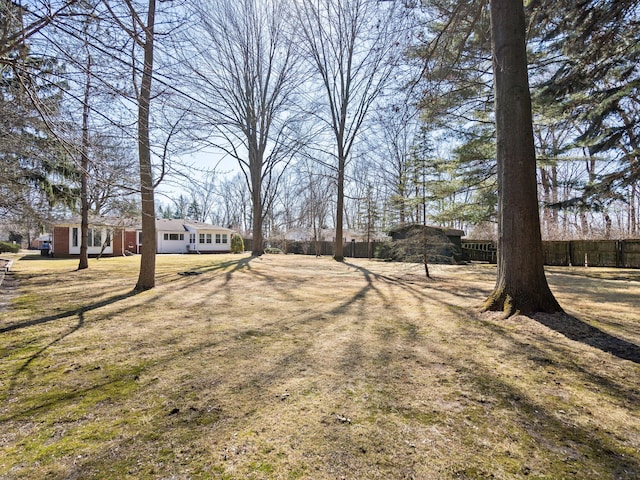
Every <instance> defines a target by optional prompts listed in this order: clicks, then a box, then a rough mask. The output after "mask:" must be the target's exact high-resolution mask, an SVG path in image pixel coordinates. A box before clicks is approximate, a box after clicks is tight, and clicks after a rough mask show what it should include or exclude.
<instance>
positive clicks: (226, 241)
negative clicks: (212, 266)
mask: <svg viewBox="0 0 640 480" xmlns="http://www.w3.org/2000/svg"><path fill="white" fill-rule="evenodd" d="M222 243H229V237H228V236H227V234H226V233H223V234H222Z"/></svg>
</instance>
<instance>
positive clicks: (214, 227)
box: [182, 220, 233, 232]
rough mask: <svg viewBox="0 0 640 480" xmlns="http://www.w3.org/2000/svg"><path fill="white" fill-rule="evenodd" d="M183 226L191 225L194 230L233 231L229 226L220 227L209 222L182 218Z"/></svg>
mask: <svg viewBox="0 0 640 480" xmlns="http://www.w3.org/2000/svg"><path fill="white" fill-rule="evenodd" d="M182 222H183V223H184V225H185V226H187V227H191V228H193V229H194V230H216V231H223V232H233V230H231V229H230V228H226V227H221V226H219V225H211V224H210V223H204V222H196V221H195V220H182Z"/></svg>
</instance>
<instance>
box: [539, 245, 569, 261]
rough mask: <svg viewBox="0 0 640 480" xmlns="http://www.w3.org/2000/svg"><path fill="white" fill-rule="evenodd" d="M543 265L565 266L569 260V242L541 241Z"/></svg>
mask: <svg viewBox="0 0 640 480" xmlns="http://www.w3.org/2000/svg"><path fill="white" fill-rule="evenodd" d="M542 250H543V254H544V264H545V265H557V266H562V267H566V266H568V265H569V263H570V260H571V242H560V241H557V242H542Z"/></svg>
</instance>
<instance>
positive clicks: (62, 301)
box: [0, 255, 640, 480]
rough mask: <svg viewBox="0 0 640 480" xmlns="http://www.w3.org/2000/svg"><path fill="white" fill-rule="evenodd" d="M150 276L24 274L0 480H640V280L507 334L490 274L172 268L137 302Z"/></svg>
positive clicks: (566, 282) (2, 353)
mask: <svg viewBox="0 0 640 480" xmlns="http://www.w3.org/2000/svg"><path fill="white" fill-rule="evenodd" d="M16 258H17V257H16ZM138 262H139V258H138V257H127V258H104V259H101V260H91V261H90V268H89V269H88V270H85V271H82V272H78V271H75V268H76V265H77V260H64V259H45V258H41V257H37V256H32V257H25V258H24V259H21V260H17V261H16V262H15V264H14V272H15V273H14V274H13V276H8V277H7V279H6V280H5V283H4V284H3V286H2V287H0V478H2V479H40V478H51V479H83V480H84V479H98V478H100V479H156V478H158V479H209V478H216V479H217V478H221V479H325V478H326V479H486V478H492V479H517V478H548V479H561V478H578V479H596V478H599V479H637V478H640V310H639V309H638V306H639V305H640V302H639V301H638V299H639V298H640V271H637V270H636V271H633V270H613V269H595V268H594V269H584V268H573V269H570V268H564V269H561V268H553V269H549V270H548V277H549V281H550V283H551V285H552V289H553V290H554V292H555V293H556V295H557V297H558V299H559V300H560V302H561V304H562V305H563V306H565V308H566V310H567V311H568V313H570V314H571V315H572V317H562V318H559V317H550V316H539V317H537V318H536V319H532V318H527V317H514V318H510V319H508V320H500V319H499V318H497V317H496V316H493V315H486V314H483V315H481V314H479V313H477V309H478V306H479V305H480V304H481V302H482V300H483V299H484V298H485V297H486V296H487V295H488V293H489V292H490V290H491V288H492V286H493V281H494V278H495V267H492V266H489V265H471V266H433V267H432V271H433V275H434V279H433V280H430V281H427V280H426V279H425V278H424V276H423V274H422V269H421V267H420V266H419V265H410V264H397V263H383V262H375V261H367V260H359V259H358V260H349V261H348V262H347V263H344V264H340V263H336V262H334V261H332V260H331V259H329V258H315V257H305V256H297V255H287V256H285V255H265V256H264V257H262V258H257V259H252V258H251V257H248V256H232V255H216V256H213V255H212V256H204V255H203V256H196V255H192V256H179V255H175V256H159V257H158V270H157V273H158V275H157V287H156V288H155V289H153V290H151V291H148V292H144V293H141V294H138V295H133V294H131V289H132V287H133V285H134V284H135V281H136V278H137V271H138ZM185 271H189V272H197V273H199V275H179V274H178V273H180V272H185Z"/></svg>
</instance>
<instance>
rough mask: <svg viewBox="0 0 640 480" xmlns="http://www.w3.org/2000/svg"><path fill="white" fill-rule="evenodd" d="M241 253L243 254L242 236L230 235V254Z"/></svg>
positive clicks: (237, 234)
mask: <svg viewBox="0 0 640 480" xmlns="http://www.w3.org/2000/svg"><path fill="white" fill-rule="evenodd" d="M242 252H244V240H243V239H242V235H240V234H239V233H234V234H233V235H231V253H242Z"/></svg>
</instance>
